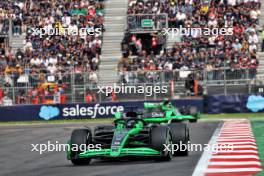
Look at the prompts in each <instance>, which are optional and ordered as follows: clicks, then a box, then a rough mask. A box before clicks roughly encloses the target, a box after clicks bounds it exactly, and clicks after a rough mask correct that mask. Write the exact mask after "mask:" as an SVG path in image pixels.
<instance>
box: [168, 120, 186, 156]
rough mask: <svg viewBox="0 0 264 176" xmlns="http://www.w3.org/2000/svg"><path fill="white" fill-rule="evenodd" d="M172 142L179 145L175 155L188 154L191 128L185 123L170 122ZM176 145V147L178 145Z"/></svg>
mask: <svg viewBox="0 0 264 176" xmlns="http://www.w3.org/2000/svg"><path fill="white" fill-rule="evenodd" d="M169 127H170V131H171V136H172V142H173V144H175V145H176V146H177V151H174V153H173V156H188V142H189V140H190V136H189V129H188V127H187V125H186V124H185V123H171V124H169ZM176 146H175V147H176Z"/></svg>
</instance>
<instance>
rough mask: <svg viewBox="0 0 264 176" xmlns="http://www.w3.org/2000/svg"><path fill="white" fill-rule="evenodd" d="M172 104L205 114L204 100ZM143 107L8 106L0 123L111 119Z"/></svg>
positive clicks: (137, 103)
mask: <svg viewBox="0 0 264 176" xmlns="http://www.w3.org/2000/svg"><path fill="white" fill-rule="evenodd" d="M152 102H155V101H152ZM172 104H174V105H176V106H177V107H181V106H196V107H197V108H198V110H199V111H200V112H203V100H202V99H197V100H190V99H186V100H172ZM143 105H144V101H129V102H108V103H106V102H105V103H91V104H54V105H21V106H7V107H0V121H32V120H51V119H52V120H62V119H84V118H111V117H113V115H114V113H115V112H117V111H123V110H124V109H125V108H126V107H138V108H143Z"/></svg>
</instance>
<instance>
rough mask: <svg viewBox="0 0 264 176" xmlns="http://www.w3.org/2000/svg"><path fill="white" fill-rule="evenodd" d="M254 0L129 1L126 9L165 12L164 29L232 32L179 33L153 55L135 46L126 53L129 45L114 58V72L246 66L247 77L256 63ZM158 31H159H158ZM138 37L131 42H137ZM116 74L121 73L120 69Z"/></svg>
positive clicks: (256, 6)
mask: <svg viewBox="0 0 264 176" xmlns="http://www.w3.org/2000/svg"><path fill="white" fill-rule="evenodd" d="M260 6H261V3H260V1H259V0H214V1H202V0H178V1H175V0H153V1H152V0H151V1H150V0H130V1H129V8H128V14H160V13H167V14H168V22H169V23H168V26H169V28H179V27H182V28H188V29H189V28H196V29H197V28H199V29H202V30H203V29H206V28H207V29H208V28H209V29H213V28H218V29H221V28H231V29H232V31H233V32H232V35H221V34H219V35H212V34H210V35H202V34H201V33H198V32H197V33H191V34H188V35H183V36H181V42H177V43H175V44H174V45H173V46H172V48H169V49H167V48H165V47H163V48H164V49H163V50H162V51H160V52H159V53H157V54H153V52H154V53H155V51H150V52H149V51H146V50H144V49H142V48H141V47H137V53H136V54H135V55H134V56H133V57H131V55H132V52H131V51H130V49H128V51H126V53H130V54H129V55H125V56H124V57H123V58H121V60H120V62H119V70H120V72H123V73H125V72H126V71H146V72H149V71H153V70H161V71H164V70H165V71H172V70H206V71H208V73H209V79H213V76H212V74H211V72H212V70H216V69H221V68H226V69H230V70H234V69H250V70H251V71H250V74H251V76H252V75H253V76H252V77H254V76H255V74H256V68H257V67H258V59H257V51H258V49H259V48H258V46H259V44H260V41H259V38H258V35H259V31H260V29H261V27H260V26H259V21H258V17H259V15H260ZM158 32H159V31H158ZM138 44H139V42H135V45H138ZM123 73H122V74H123Z"/></svg>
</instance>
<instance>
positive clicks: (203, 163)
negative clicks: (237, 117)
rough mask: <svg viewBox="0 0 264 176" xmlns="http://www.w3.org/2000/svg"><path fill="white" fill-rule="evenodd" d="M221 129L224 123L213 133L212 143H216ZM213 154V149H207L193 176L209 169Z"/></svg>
mask: <svg viewBox="0 0 264 176" xmlns="http://www.w3.org/2000/svg"><path fill="white" fill-rule="evenodd" d="M221 129H222V124H221V125H219V126H218V127H217V128H216V130H215V132H214V134H213V135H212V137H211V139H210V141H209V144H210V145H215V144H216V140H217V138H218V136H219V134H220V131H221ZM212 154H213V151H210V150H206V151H204V152H203V154H202V156H201V158H200V160H199V161H198V163H197V165H196V166H195V169H194V171H193V174H192V176H201V175H204V171H205V170H206V169H207V167H208V165H209V162H210V158H211V156H212Z"/></svg>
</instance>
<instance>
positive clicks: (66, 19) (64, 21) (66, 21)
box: [61, 13, 71, 27]
mask: <svg viewBox="0 0 264 176" xmlns="http://www.w3.org/2000/svg"><path fill="white" fill-rule="evenodd" d="M61 21H62V26H63V27H68V26H69V25H70V24H71V17H69V16H67V15H66V13H65V14H64V16H63V17H62V18H61Z"/></svg>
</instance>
